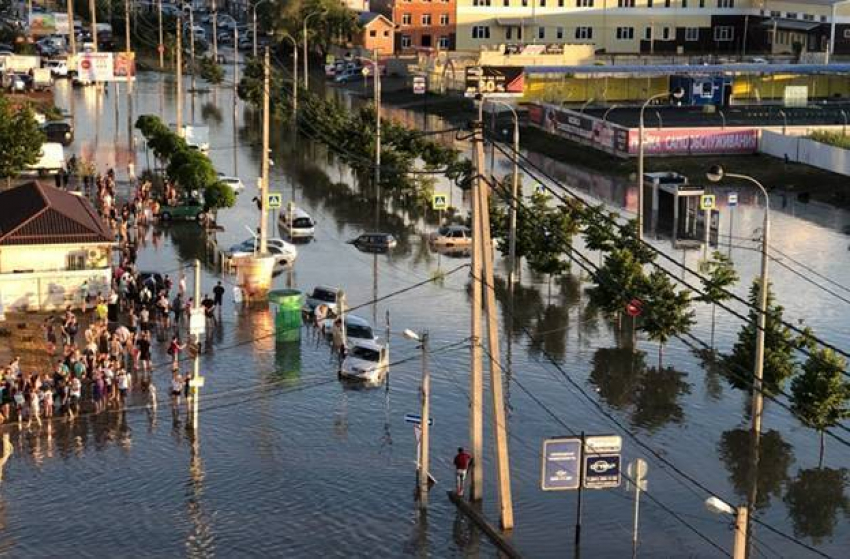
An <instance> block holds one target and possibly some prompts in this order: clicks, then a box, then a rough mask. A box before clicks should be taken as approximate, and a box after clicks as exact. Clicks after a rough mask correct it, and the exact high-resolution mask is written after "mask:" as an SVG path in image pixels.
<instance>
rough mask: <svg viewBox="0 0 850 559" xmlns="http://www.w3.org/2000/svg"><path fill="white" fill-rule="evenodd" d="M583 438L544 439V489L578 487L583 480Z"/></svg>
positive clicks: (542, 485)
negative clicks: (581, 469)
mask: <svg viewBox="0 0 850 559" xmlns="http://www.w3.org/2000/svg"><path fill="white" fill-rule="evenodd" d="M580 468H581V439H579V438H576V437H569V438H559V439H547V440H545V441H543V467H542V475H541V480H540V487H541V489H543V491H569V490H572V489H578V488H579V483H580V480H581V471H580Z"/></svg>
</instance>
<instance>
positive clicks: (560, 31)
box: [555, 26, 564, 41]
mask: <svg viewBox="0 0 850 559" xmlns="http://www.w3.org/2000/svg"><path fill="white" fill-rule="evenodd" d="M555 38H557V39H558V40H559V41H560V40H561V39H563V38H564V28H563V27H561V26H558V27H556V28H555Z"/></svg>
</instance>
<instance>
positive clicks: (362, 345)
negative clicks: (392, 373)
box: [339, 340, 390, 384]
mask: <svg viewBox="0 0 850 559" xmlns="http://www.w3.org/2000/svg"><path fill="white" fill-rule="evenodd" d="M389 367H390V350H389V348H388V347H387V346H386V344H381V343H379V342H375V341H369V340H358V341H357V342H355V343H353V344H351V348H350V350H349V352H348V354H347V355H346V356H345V359H344V360H343V361H342V365H341V366H340V368H339V376H340V378H345V379H351V380H357V381H361V382H365V383H367V384H378V383H380V382H381V381H383V380H384V376H385V375H386V374H387V370H388V369H389Z"/></svg>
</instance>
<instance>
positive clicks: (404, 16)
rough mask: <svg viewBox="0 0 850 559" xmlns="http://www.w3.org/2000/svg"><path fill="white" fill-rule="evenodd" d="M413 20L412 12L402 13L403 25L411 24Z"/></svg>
mask: <svg viewBox="0 0 850 559" xmlns="http://www.w3.org/2000/svg"><path fill="white" fill-rule="evenodd" d="M411 21H413V16H411V15H410V14H401V24H402V25H410V22H411Z"/></svg>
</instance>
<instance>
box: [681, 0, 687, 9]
mask: <svg viewBox="0 0 850 559" xmlns="http://www.w3.org/2000/svg"><path fill="white" fill-rule="evenodd" d="M682 7H683V8H687V7H688V0H682Z"/></svg>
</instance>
